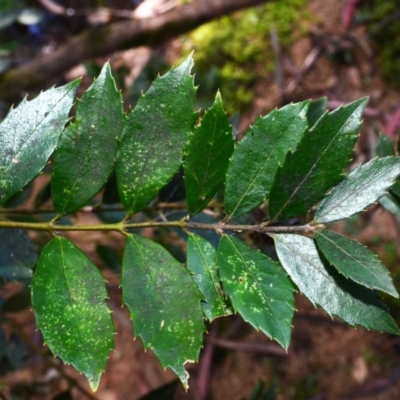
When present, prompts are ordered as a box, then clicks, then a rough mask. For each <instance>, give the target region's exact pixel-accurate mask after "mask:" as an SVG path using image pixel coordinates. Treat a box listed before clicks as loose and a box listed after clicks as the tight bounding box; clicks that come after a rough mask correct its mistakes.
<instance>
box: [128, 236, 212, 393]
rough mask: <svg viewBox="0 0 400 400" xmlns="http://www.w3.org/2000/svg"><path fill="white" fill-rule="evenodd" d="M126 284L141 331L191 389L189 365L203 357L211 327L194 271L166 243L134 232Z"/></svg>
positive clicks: (147, 343)
mask: <svg viewBox="0 0 400 400" xmlns="http://www.w3.org/2000/svg"><path fill="white" fill-rule="evenodd" d="M121 286H122V290H123V299H124V303H125V304H126V305H127V306H128V307H129V310H130V313H131V318H132V323H133V327H134V330H135V335H137V336H140V337H141V338H142V340H143V344H144V346H145V347H150V348H151V349H152V350H153V351H154V353H155V354H156V355H157V357H158V359H159V360H160V361H161V364H162V365H163V366H164V368H167V367H170V368H171V369H172V370H173V371H174V372H175V373H176V374H177V375H178V376H179V378H180V380H181V381H182V383H183V384H184V386H185V387H187V386H188V384H187V379H188V374H187V372H186V371H185V369H184V364H185V363H186V362H190V361H192V362H194V361H196V360H197V359H198V356H199V351H200V348H201V346H202V343H203V332H204V331H205V326H204V316H203V311H202V309H201V305H200V301H201V300H203V296H202V294H201V292H200V290H199V289H198V287H197V286H196V285H195V283H194V282H193V280H192V278H191V276H190V273H189V271H188V270H187V269H186V268H185V267H184V266H183V265H182V264H180V263H179V262H178V261H177V260H176V259H175V258H173V257H172V256H171V254H170V253H169V252H168V251H167V250H165V249H164V248H163V247H162V246H161V245H159V244H157V243H155V242H153V241H152V240H150V239H146V238H143V237H141V236H137V235H129V236H128V238H127V241H126V245H125V251H124V257H123V266H122V278H121Z"/></svg>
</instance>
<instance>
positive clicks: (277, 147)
mask: <svg viewBox="0 0 400 400" xmlns="http://www.w3.org/2000/svg"><path fill="white" fill-rule="evenodd" d="M308 106H309V102H308V101H306V102H303V103H298V104H289V105H287V106H286V107H283V108H281V109H279V110H273V111H271V112H270V113H269V114H268V115H266V116H265V117H263V118H259V119H258V120H257V121H256V123H255V124H254V125H253V126H252V127H251V128H250V129H249V130H248V132H247V133H246V135H245V136H244V138H243V139H242V140H241V141H240V142H239V144H238V145H237V146H236V149H235V151H234V152H233V155H232V160H231V162H230V163H229V167H228V173H227V176H226V187H225V211H226V215H228V216H229V217H233V216H235V217H238V216H241V215H243V214H246V213H247V212H249V211H251V210H253V209H254V208H256V207H257V206H259V205H260V204H261V203H262V202H263V201H265V199H266V198H267V197H268V194H269V191H270V188H271V184H272V180H273V178H274V176H275V173H276V170H277V168H278V165H279V163H281V162H283V160H284V158H285V155H286V154H287V152H288V151H289V150H293V149H295V148H296V147H297V145H298V143H299V141H300V140H301V138H302V136H303V133H304V132H305V131H306V129H307V120H306V114H307V109H308Z"/></svg>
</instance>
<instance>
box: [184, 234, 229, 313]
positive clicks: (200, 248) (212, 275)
mask: <svg viewBox="0 0 400 400" xmlns="http://www.w3.org/2000/svg"><path fill="white" fill-rule="evenodd" d="M216 255H217V250H216V249H215V247H214V246H213V245H211V244H210V243H209V242H208V241H207V240H205V239H204V238H202V237H201V236H200V235H196V234H194V233H191V234H189V239H188V241H187V266H188V269H189V270H190V271H191V272H192V273H193V276H192V279H193V280H194V282H195V283H196V285H197V286H198V287H199V289H200V291H201V292H202V293H203V296H204V298H205V300H206V302H203V303H202V307H203V311H204V314H205V316H206V317H207V318H208V319H209V320H210V321H212V320H213V319H215V318H218V317H223V316H225V315H230V314H232V310H231V309H230V307H229V306H228V305H227V302H226V299H225V297H224V294H223V292H222V288H221V285H220V280H219V276H218V270H217V265H216V259H215V258H216Z"/></svg>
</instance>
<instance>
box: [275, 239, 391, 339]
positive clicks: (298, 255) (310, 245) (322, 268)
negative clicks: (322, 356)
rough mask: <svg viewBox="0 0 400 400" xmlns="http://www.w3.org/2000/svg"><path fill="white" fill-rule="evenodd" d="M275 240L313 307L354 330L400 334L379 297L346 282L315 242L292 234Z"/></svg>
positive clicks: (294, 277) (285, 265)
mask: <svg viewBox="0 0 400 400" xmlns="http://www.w3.org/2000/svg"><path fill="white" fill-rule="evenodd" d="M273 237H274V240H275V247H276V251H277V253H278V257H279V260H280V262H281V263H282V265H283V267H284V268H285V270H286V271H287V273H288V274H289V276H290V277H291V278H292V280H293V282H294V283H295V284H296V285H297V286H298V288H299V289H300V291H301V292H302V293H303V294H304V295H305V296H307V297H308V298H309V299H310V301H311V302H312V303H313V304H317V305H319V306H321V307H322V308H323V309H324V310H325V311H326V312H327V313H328V314H329V315H331V316H334V315H335V316H337V317H339V318H341V319H342V320H343V321H345V322H347V323H348V324H350V325H352V326H356V325H361V326H364V327H365V328H368V329H374V330H377V331H383V332H388V333H393V334H398V333H399V328H398V327H397V326H396V323H395V322H394V321H393V319H392V317H391V316H390V314H389V313H388V311H387V309H386V308H385V305H384V304H383V303H382V301H381V299H380V297H379V296H378V295H377V293H376V292H374V291H372V290H370V289H367V288H366V287H364V286H361V285H358V284H356V283H355V282H352V281H351V280H349V279H346V278H345V277H343V276H342V275H340V274H339V273H338V272H337V271H336V270H335V269H334V268H333V267H332V266H330V265H328V263H325V262H323V261H322V260H321V258H320V256H319V254H318V251H317V248H316V246H315V244H314V241H313V239H310V238H308V237H305V236H300V235H293V234H280V235H273Z"/></svg>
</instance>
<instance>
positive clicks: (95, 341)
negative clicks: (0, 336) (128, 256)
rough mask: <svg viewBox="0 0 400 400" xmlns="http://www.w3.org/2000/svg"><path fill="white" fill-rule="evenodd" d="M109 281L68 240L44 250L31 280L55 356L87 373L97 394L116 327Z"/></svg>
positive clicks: (59, 240)
mask: <svg viewBox="0 0 400 400" xmlns="http://www.w3.org/2000/svg"><path fill="white" fill-rule="evenodd" d="M107 297H108V296H107V292H106V289H105V282H104V280H103V278H102V276H101V275H100V273H99V271H98V269H97V267H96V266H95V265H94V264H93V263H92V262H91V261H90V260H89V259H88V258H87V257H86V255H85V254H84V253H82V251H81V250H80V249H78V248H77V247H76V246H75V245H74V244H73V243H72V242H70V241H69V240H67V239H65V238H61V237H56V238H54V239H53V240H52V241H51V242H50V243H48V244H47V246H46V247H45V248H44V249H43V251H42V254H41V255H40V257H39V261H38V263H37V267H36V270H35V274H34V277H33V279H32V305H33V309H34V311H35V315H36V322H37V326H38V328H39V329H40V330H41V331H42V333H43V337H44V340H45V343H46V344H47V345H48V346H49V348H50V349H51V351H52V352H53V354H54V355H55V356H58V357H60V358H61V359H62V360H63V361H64V362H65V363H70V364H72V365H73V366H74V367H75V368H76V369H77V370H78V371H80V372H82V373H84V374H85V375H86V376H87V378H88V380H89V383H90V386H91V388H92V389H93V390H96V388H97V386H98V384H99V380H100V376H101V374H102V372H103V371H104V367H105V364H106V361H107V359H108V354H109V352H110V350H112V349H113V348H114V341H113V335H114V326H113V323H112V320H111V314H110V310H109V309H108V307H107V305H106V303H105V299H106V298H107Z"/></svg>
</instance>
